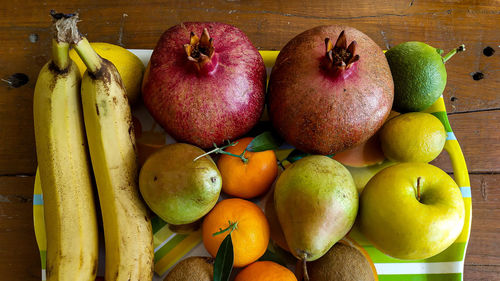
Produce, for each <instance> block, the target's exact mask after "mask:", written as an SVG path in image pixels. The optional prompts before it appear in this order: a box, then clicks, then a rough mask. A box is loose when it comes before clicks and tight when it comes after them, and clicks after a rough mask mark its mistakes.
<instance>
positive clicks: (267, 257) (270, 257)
mask: <svg viewBox="0 0 500 281" xmlns="http://www.w3.org/2000/svg"><path fill="white" fill-rule="evenodd" d="M259 261H272V262H275V263H279V264H281V265H282V266H286V263H285V262H284V261H283V260H282V259H281V257H279V256H278V255H277V254H276V253H273V252H272V251H270V250H269V249H267V250H266V252H265V253H264V254H263V255H262V257H260V258H259Z"/></svg>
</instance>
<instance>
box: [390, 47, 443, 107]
mask: <svg viewBox="0 0 500 281" xmlns="http://www.w3.org/2000/svg"><path fill="white" fill-rule="evenodd" d="M441 52H442V51H441V50H439V49H436V48H434V47H431V46H429V45H427V44H425V43H422V42H406V43H402V44H399V45H397V46H395V47H393V48H391V49H390V50H389V51H387V52H386V53H385V55H386V57H387V61H388V62H389V66H390V68H391V73H392V78H393V80H394V104H393V109H394V110H396V111H398V112H402V113H404V112H412V111H422V110H424V109H426V108H428V107H429V106H431V105H432V104H433V103H434V102H435V101H436V100H437V99H438V98H439V97H440V96H441V94H442V93H443V91H444V87H445V85H446V68H445V67H444V63H443V58H442V57H441V54H440V53H441Z"/></svg>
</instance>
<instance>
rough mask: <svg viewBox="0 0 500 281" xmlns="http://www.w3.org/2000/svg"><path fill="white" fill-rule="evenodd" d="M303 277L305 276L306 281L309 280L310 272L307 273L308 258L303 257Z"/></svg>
mask: <svg viewBox="0 0 500 281" xmlns="http://www.w3.org/2000/svg"><path fill="white" fill-rule="evenodd" d="M302 275H303V276H302V277H303V278H304V281H309V274H308V273H307V264H306V259H305V258H304V259H302Z"/></svg>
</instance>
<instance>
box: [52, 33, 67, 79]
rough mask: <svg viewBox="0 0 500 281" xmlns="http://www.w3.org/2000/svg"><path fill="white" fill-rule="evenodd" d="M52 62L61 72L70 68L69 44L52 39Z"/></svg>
mask: <svg viewBox="0 0 500 281" xmlns="http://www.w3.org/2000/svg"><path fill="white" fill-rule="evenodd" d="M52 61H53V62H54V64H55V65H56V66H57V69H59V71H63V70H65V69H67V68H68V67H69V43H68V42H57V40H56V39H52Z"/></svg>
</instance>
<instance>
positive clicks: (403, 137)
mask: <svg viewBox="0 0 500 281" xmlns="http://www.w3.org/2000/svg"><path fill="white" fill-rule="evenodd" d="M445 142H446V131H445V129H444V126H443V124H442V123H441V121H439V119H438V118H437V117H435V116H434V115H432V114H429V113H423V112H410V113H405V114H401V115H399V116H397V117H394V118H393V119H391V120H389V121H388V122H387V123H385V124H384V126H383V127H382V129H381V130H380V143H381V145H382V150H383V152H384V155H385V156H386V157H387V158H388V159H390V160H392V161H395V162H425V163H427V162H430V161H432V160H434V159H435V158H436V157H437V156H438V155H439V153H441V151H442V150H443V147H444V143H445Z"/></svg>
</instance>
